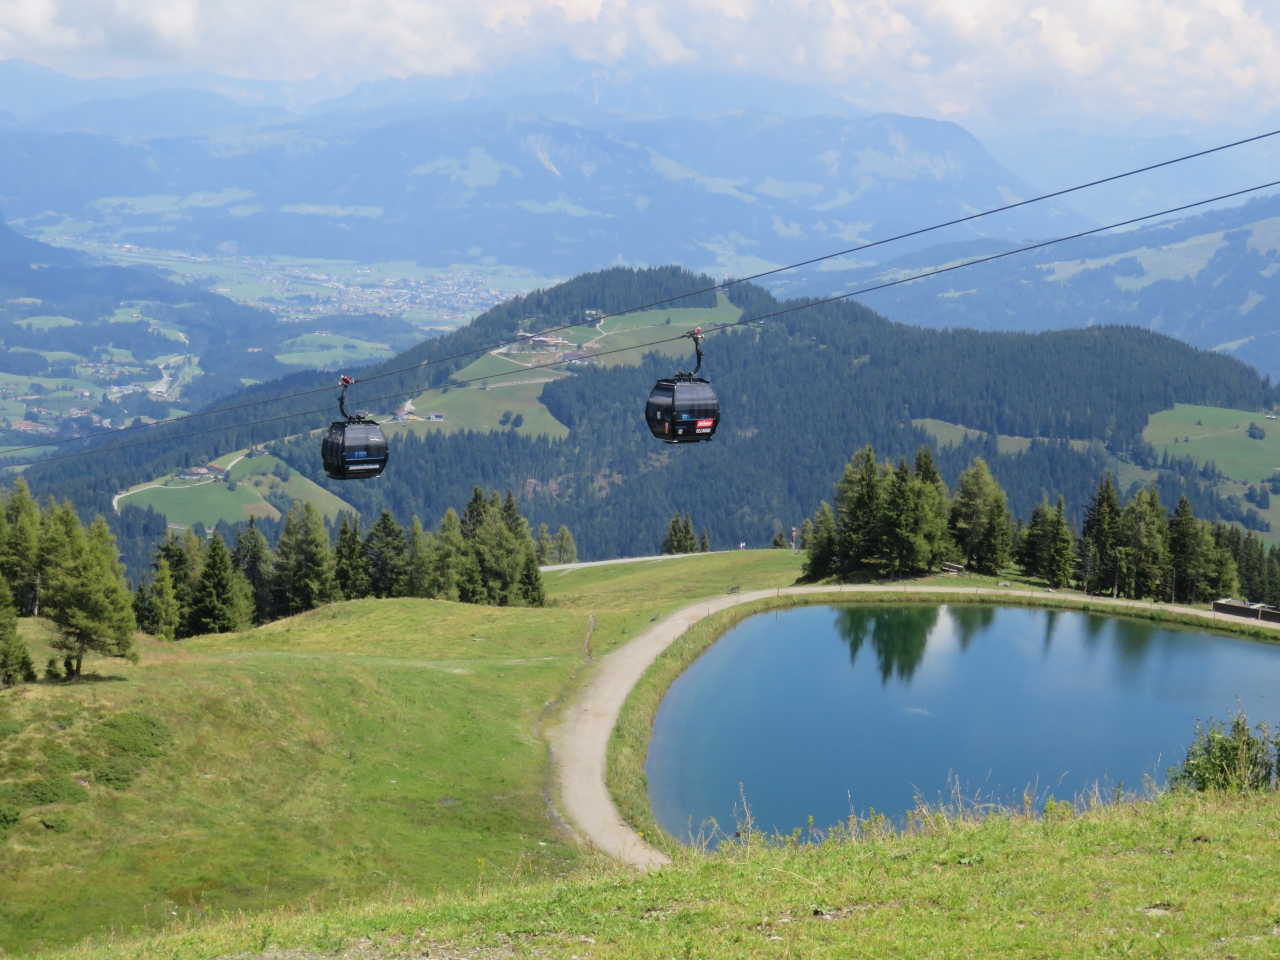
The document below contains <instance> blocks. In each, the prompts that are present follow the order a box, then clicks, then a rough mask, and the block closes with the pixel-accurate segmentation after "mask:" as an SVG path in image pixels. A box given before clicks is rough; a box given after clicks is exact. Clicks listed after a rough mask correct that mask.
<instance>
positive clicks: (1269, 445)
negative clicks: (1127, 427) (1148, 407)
mask: <svg viewBox="0 0 1280 960" xmlns="http://www.w3.org/2000/svg"><path fill="white" fill-rule="evenodd" d="M1250 423H1256V424H1257V425H1258V426H1260V427H1262V428H1263V430H1264V431H1266V438H1265V439H1263V440H1254V439H1252V438H1251V437H1249V435H1248V433H1247V431H1248V428H1249V424H1250ZM1142 436H1143V439H1144V440H1146V441H1147V443H1149V444H1151V445H1152V446H1153V447H1155V448H1156V451H1157V452H1159V453H1163V452H1164V451H1166V450H1167V451H1168V452H1169V456H1171V457H1175V456H1176V457H1185V456H1192V457H1195V458H1196V460H1198V461H1203V460H1213V461H1214V462H1215V463H1217V465H1218V467H1219V469H1221V470H1222V472H1223V473H1224V474H1226V475H1227V476H1228V477H1230V478H1231V479H1233V480H1240V481H1243V482H1245V483H1254V484H1256V483H1258V482H1259V481H1262V480H1269V479H1270V478H1271V477H1273V476H1276V475H1277V472H1280V420H1268V419H1267V418H1266V414H1264V413H1258V412H1250V411H1248V410H1228V409H1225V408H1222V407H1197V406H1193V405H1191V404H1186V403H1180V404H1178V405H1177V406H1175V407H1174V408H1173V409H1172V410H1163V411H1161V412H1160V413H1157V414H1155V415H1153V416H1152V417H1151V419H1150V420H1149V421H1148V423H1147V428H1146V430H1145V431H1143V434H1142ZM1175 441H1176V442H1175Z"/></svg>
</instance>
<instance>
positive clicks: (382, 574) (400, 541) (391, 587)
mask: <svg viewBox="0 0 1280 960" xmlns="http://www.w3.org/2000/svg"><path fill="white" fill-rule="evenodd" d="M364 555H365V558H366V563H367V569H368V571H369V574H368V575H369V593H370V594H372V595H373V596H375V597H398V596H401V595H402V594H403V593H404V588H405V576H406V574H407V573H408V560H409V544H408V541H407V540H406V539H405V536H404V531H403V530H401V529H400V524H398V523H396V521H395V518H394V517H393V516H391V512H390V511H389V510H383V511H382V516H380V517H379V518H378V520H377V522H376V523H375V524H374V525H373V526H372V527H370V528H369V533H368V534H367V535H366V536H365V538H364Z"/></svg>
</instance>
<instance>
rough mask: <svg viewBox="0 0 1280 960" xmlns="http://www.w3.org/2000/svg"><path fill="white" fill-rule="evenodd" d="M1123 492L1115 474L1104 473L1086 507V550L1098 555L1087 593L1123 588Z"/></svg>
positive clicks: (1114, 591)
mask: <svg viewBox="0 0 1280 960" xmlns="http://www.w3.org/2000/svg"><path fill="white" fill-rule="evenodd" d="M1120 513H1121V509H1120V496H1119V494H1118V493H1116V488H1115V482H1114V481H1113V480H1112V477H1111V474H1110V473H1106V474H1103V476H1102V479H1101V480H1100V481H1099V482H1098V489H1097V490H1096V491H1095V492H1094V494H1093V497H1092V499H1091V500H1090V501H1089V503H1088V505H1087V506H1086V507H1085V514H1084V529H1083V531H1081V533H1082V537H1083V539H1084V541H1085V548H1084V549H1085V550H1086V551H1088V552H1089V553H1091V555H1092V557H1094V558H1095V563H1094V564H1093V565H1092V566H1093V569H1091V570H1090V572H1089V575H1088V577H1087V580H1086V583H1085V592H1086V593H1109V594H1111V595H1112V596H1113V597H1114V596H1116V595H1117V594H1118V593H1119V592H1120V576H1121V573H1122V568H1123V563H1124V554H1123V553H1122V552H1121V551H1122V549H1123V544H1122V543H1121V541H1120V537H1121V529H1120Z"/></svg>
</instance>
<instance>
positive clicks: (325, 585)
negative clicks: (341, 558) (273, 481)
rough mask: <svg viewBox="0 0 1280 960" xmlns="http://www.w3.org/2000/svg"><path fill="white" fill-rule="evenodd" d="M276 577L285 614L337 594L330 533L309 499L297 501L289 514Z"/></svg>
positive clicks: (305, 608)
mask: <svg viewBox="0 0 1280 960" xmlns="http://www.w3.org/2000/svg"><path fill="white" fill-rule="evenodd" d="M275 581H276V588H275V593H276V597H277V609H278V610H279V611H280V614H281V615H282V616H292V615H293V614H295V613H302V612H303V611H305V610H312V609H314V608H315V607H318V606H320V604H322V603H328V602H329V601H330V600H332V599H333V598H334V596H335V594H336V587H335V586H334V583H333V554H332V551H331V550H330V549H329V534H328V533H327V532H326V531H325V528H324V518H323V517H322V516H321V515H320V511H319V510H317V509H316V508H315V505H314V504H313V503H311V501H309V500H307V501H302V500H295V501H293V505H292V506H290V508H289V513H288V515H287V516H286V517H285V523H284V530H283V531H282V532H281V534H280V546H279V550H278V552H277V556H276V567H275Z"/></svg>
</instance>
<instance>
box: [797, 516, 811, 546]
mask: <svg viewBox="0 0 1280 960" xmlns="http://www.w3.org/2000/svg"><path fill="white" fill-rule="evenodd" d="M812 541H813V521H812V520H810V519H809V518H808V517H805V518H804V523H802V524H800V542H799V543H798V544H796V546H798V547H799V548H800V549H801V550H802V551H808V549H809V544H810V543H811V542H812Z"/></svg>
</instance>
